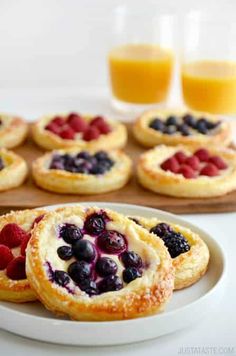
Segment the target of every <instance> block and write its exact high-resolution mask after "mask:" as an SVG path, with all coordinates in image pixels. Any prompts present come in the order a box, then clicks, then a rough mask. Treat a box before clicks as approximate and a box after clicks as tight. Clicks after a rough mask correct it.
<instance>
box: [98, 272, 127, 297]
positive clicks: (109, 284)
mask: <svg viewBox="0 0 236 356" xmlns="http://www.w3.org/2000/svg"><path fill="white" fill-rule="evenodd" d="M122 288H123V283H122V280H121V279H120V277H118V276H113V275H112V276H108V277H105V278H104V279H102V280H101V281H100V282H99V283H98V289H99V291H100V293H105V292H112V291H117V290H120V289H122Z"/></svg>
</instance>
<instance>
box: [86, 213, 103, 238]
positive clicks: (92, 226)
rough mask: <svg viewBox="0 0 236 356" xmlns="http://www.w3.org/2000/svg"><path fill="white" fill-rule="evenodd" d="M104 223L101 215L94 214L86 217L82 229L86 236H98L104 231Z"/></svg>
mask: <svg viewBox="0 0 236 356" xmlns="http://www.w3.org/2000/svg"><path fill="white" fill-rule="evenodd" d="M105 227H106V223H105V220H104V217H103V215H102V214H98V213H94V214H92V215H90V216H88V217H87V219H86V220H85V223H84V229H85V230H86V232H87V233H88V234H91V235H99V234H100V233H101V232H103V231H104V230H105Z"/></svg>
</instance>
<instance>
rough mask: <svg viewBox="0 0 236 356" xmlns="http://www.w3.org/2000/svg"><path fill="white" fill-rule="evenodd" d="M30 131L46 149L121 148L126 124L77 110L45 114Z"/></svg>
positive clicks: (125, 134)
mask: <svg viewBox="0 0 236 356" xmlns="http://www.w3.org/2000/svg"><path fill="white" fill-rule="evenodd" d="M32 133H33V138H34V140H35V142H36V143H37V144H38V145H39V146H41V147H43V148H46V149H47V150H52V149H56V148H71V147H77V148H82V149H88V148H94V149H113V148H122V147H124V146H125V144H126V141H127V130H126V127H125V126H124V125H123V124H121V123H119V122H118V121H113V120H108V119H105V118H104V117H102V116H88V115H86V116H81V115H79V114H78V113H71V114H60V115H59V116H55V115H54V116H44V117H43V118H41V119H40V120H38V121H37V122H36V123H35V124H34V125H33V127H32Z"/></svg>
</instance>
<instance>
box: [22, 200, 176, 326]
mask: <svg viewBox="0 0 236 356" xmlns="http://www.w3.org/2000/svg"><path fill="white" fill-rule="evenodd" d="M98 211H99V212H100V211H101V209H99V208H82V207H80V206H74V207H66V208H62V209H58V210H57V211H56V212H52V213H49V214H47V216H46V218H44V219H43V220H42V221H41V222H40V223H39V224H38V225H37V227H36V229H34V231H33V234H32V238H31V240H30V243H29V244H28V248H27V258H26V272H27V276H28V279H29V281H30V284H31V286H32V287H33V288H34V290H35V292H36V293H37V295H38V297H39V299H40V300H41V302H42V303H43V304H44V305H45V306H46V307H47V308H48V309H49V310H51V311H53V312H54V313H56V314H66V315H69V316H70V318H72V319H74V320H94V321H98V320H104V321H105V320H119V319H130V318H137V317H141V316H145V315H150V314H153V313H156V312H158V311H160V310H162V309H163V308H164V306H165V304H166V302H167V301H168V300H169V298H170V297H171V295H172V290H173V284H174V273H173V267H172V262H171V258H170V256H169V254H168V252H167V249H166V248H165V246H164V244H163V242H162V240H161V239H157V238H155V237H154V236H153V235H152V234H150V233H148V232H147V231H146V230H145V229H143V228H142V227H139V226H137V225H136V224H135V223H134V222H132V221H130V220H129V219H128V218H126V217H124V216H123V215H120V214H118V213H115V212H113V211H110V210H105V211H106V213H107V215H108V216H109V217H110V218H111V220H112V224H114V225H113V228H115V229H117V230H118V229H119V231H122V232H123V233H125V234H126V237H127V236H128V242H129V241H132V242H133V241H134V243H136V244H138V245H139V246H140V245H141V246H142V248H143V252H142V253H143V254H145V259H148V261H149V262H150V265H149V267H148V268H147V269H146V270H145V272H144V273H143V276H142V277H141V278H137V279H136V280H134V281H132V282H130V283H129V284H128V285H126V286H125V287H124V288H123V289H121V290H119V291H115V292H107V293H103V294H100V295H98V296H93V297H89V296H88V295H87V294H86V293H85V292H82V291H81V290H80V289H79V287H76V289H75V291H74V293H75V294H72V293H68V292H67V290H66V289H65V288H63V287H60V286H58V285H56V284H55V283H52V282H51V281H50V280H49V277H48V275H47V271H46V268H45V261H46V260H48V259H51V260H50V261H49V262H50V263H51V264H52V267H53V264H54V265H56V266H57V268H59V263H60V264H61V265H63V263H65V262H61V261H60V259H59V258H58V257H57V255H56V246H57V247H58V243H57V245H55V254H54V253H53V252H52V251H53V246H54V244H55V242H54V241H57V242H58V239H55V238H54V239H53V237H54V236H53V234H54V233H55V228H54V226H56V225H58V224H59V223H60V224H61V223H63V222H66V221H67V222H68V221H69V222H72V223H77V224H79V221H80V223H81V225H82V224H83V221H84V219H85V217H86V216H87V215H90V214H92V213H94V212H98ZM103 211H104V209H103ZM81 219H82V220H81ZM49 240H50V251H51V253H50V254H49V253H47V251H46V250H47V246H48V241H49ZM130 243H131V242H130ZM149 258H150V260H149ZM58 259H59V262H58ZM52 260H53V262H52ZM61 265H60V268H61V269H62V267H61ZM64 268H65V269H66V267H64Z"/></svg>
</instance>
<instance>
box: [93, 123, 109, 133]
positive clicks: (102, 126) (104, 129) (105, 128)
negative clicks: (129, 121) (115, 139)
mask: <svg viewBox="0 0 236 356" xmlns="http://www.w3.org/2000/svg"><path fill="white" fill-rule="evenodd" d="M96 127H97V128H98V130H99V131H100V133H101V134H104V135H106V134H108V133H109V132H111V128H110V125H109V124H108V123H107V122H106V121H104V122H103V123H102V122H101V123H100V124H98V125H96Z"/></svg>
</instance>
